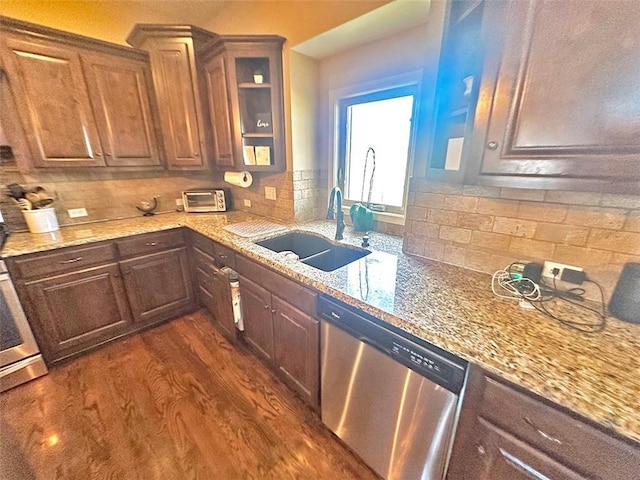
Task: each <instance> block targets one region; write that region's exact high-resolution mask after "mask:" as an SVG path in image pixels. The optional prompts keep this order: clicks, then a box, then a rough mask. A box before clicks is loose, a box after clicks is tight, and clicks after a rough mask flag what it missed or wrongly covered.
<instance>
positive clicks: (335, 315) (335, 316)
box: [331, 312, 340, 320]
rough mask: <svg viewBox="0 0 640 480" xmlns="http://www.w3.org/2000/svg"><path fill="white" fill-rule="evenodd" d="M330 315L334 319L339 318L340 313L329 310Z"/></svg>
mask: <svg viewBox="0 0 640 480" xmlns="http://www.w3.org/2000/svg"><path fill="white" fill-rule="evenodd" d="M331 316H332V317H333V318H336V319H338V320H340V315H338V314H337V313H336V312H331Z"/></svg>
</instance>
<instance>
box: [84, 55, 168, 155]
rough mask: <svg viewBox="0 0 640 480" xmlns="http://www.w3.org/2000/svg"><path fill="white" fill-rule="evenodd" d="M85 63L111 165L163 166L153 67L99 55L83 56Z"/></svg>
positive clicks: (94, 105)
mask: <svg viewBox="0 0 640 480" xmlns="http://www.w3.org/2000/svg"><path fill="white" fill-rule="evenodd" d="M82 63H83V66H84V71H85V75H86V79H87V85H88V87H89V95H90V97H91V102H92V104H93V111H94V113H95V118H96V122H97V124H98V129H99V132H100V137H101V139H102V145H103V147H104V158H105V161H106V164H107V166H115V167H136V166H149V165H160V156H159V154H158V146H157V139H156V134H155V130H154V120H153V116H152V110H151V104H150V100H149V99H150V93H151V92H153V90H152V87H151V84H150V82H151V72H150V71H149V67H148V66H147V65H146V64H145V63H143V62H141V61H136V60H133V59H128V58H124V57H117V56H114V55H101V54H97V53H86V54H84V53H83V55H82Z"/></svg>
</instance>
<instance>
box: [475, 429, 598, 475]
mask: <svg viewBox="0 0 640 480" xmlns="http://www.w3.org/2000/svg"><path fill="white" fill-rule="evenodd" d="M478 427H479V428H478V429H477V439H476V442H475V444H474V448H473V449H472V450H471V451H469V452H467V455H466V457H465V463H466V464H467V466H466V472H467V474H466V475H465V476H464V477H463V478H468V479H469V480H471V479H473V480H500V479H504V480H532V479H533V480H547V479H553V480H583V479H584V478H585V477H583V476H581V475H579V474H578V473H576V472H574V471H573V470H570V469H569V468H567V467H565V466H564V465H562V464H560V463H558V462H556V461H555V460H553V459H552V458H550V457H548V456H547V455H545V454H544V453H542V452H540V451H539V450H537V449H535V448H533V447H531V446H530V445H528V444H526V443H524V442H521V441H520V440H518V439H517V438H515V437H514V436H512V435H509V434H508V433H506V432H504V431H502V430H500V429H498V428H497V427H495V426H494V425H492V424H490V423H488V422H485V421H484V420H482V419H481V420H480V421H479V426H478Z"/></svg>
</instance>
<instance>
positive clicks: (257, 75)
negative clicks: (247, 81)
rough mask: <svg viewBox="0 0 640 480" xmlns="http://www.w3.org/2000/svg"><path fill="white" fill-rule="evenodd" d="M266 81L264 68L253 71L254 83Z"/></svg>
mask: <svg viewBox="0 0 640 480" xmlns="http://www.w3.org/2000/svg"><path fill="white" fill-rule="evenodd" d="M262 82H264V73H263V72H262V70H255V71H254V72H253V83H258V84H260V83H262Z"/></svg>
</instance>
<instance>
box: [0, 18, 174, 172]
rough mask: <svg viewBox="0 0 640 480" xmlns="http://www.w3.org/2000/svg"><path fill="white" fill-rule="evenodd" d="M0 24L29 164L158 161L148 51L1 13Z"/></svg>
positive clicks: (4, 62)
mask: <svg viewBox="0 0 640 480" xmlns="http://www.w3.org/2000/svg"><path fill="white" fill-rule="evenodd" d="M0 31H1V32H2V39H1V40H0V55H1V56H0V59H1V60H0V64H1V65H2V67H3V68H4V69H5V70H6V75H5V77H6V79H5V81H6V83H7V84H8V86H9V90H10V91H11V94H12V96H13V97H14V98H13V102H12V103H9V104H11V105H14V108H15V110H16V111H17V114H18V117H19V120H20V123H21V124H22V131H23V132H24V136H25V137H26V139H27V143H28V145H29V150H30V151H31V158H32V160H31V161H30V163H31V164H32V165H30V166H33V167H36V168H59V167H65V168H69V167H71V168H77V167H138V168H140V167H145V168H150V167H151V168H159V167H160V166H161V158H160V154H159V148H158V138H157V135H156V117H157V116H156V115H155V110H154V106H155V104H154V103H153V97H154V94H153V85H152V83H151V74H150V70H149V57H148V54H147V53H145V52H142V51H139V50H134V49H132V48H128V47H122V46H117V45H113V44H109V43H106V42H101V41H98V40H94V39H90V38H86V37H81V36H79V35H73V34H69V33H65V32H61V31H59V30H53V29H50V28H46V27H41V26H38V25H33V24H29V23H26V22H20V21H17V20H12V19H8V18H6V17H0ZM3 105H5V104H3ZM12 131H13V132H16V131H17V130H16V129H15V128H14V129H13V130H12Z"/></svg>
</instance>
